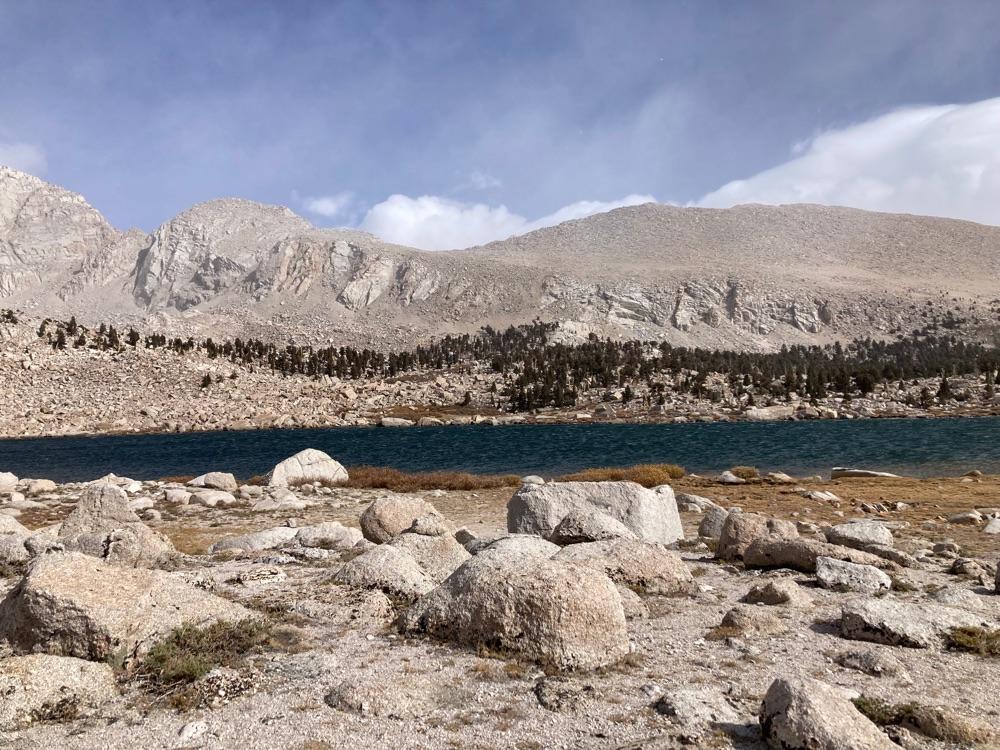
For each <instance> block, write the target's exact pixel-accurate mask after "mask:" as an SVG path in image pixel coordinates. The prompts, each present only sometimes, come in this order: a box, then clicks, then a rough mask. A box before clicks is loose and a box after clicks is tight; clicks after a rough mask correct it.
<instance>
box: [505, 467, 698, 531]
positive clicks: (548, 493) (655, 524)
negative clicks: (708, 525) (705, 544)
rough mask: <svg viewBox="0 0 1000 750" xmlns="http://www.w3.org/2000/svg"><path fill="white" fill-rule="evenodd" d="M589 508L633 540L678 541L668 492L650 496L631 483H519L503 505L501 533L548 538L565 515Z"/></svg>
mask: <svg viewBox="0 0 1000 750" xmlns="http://www.w3.org/2000/svg"><path fill="white" fill-rule="evenodd" d="M667 489H668V488H667ZM595 510H597V511H600V512H602V513H604V514H605V515H608V516H610V517H611V518H614V519H616V520H618V521H620V522H621V523H622V524H624V526H625V527H626V528H628V529H629V530H630V531H631V532H632V533H633V534H635V535H636V536H637V537H638V538H639V539H644V540H646V541H650V542H659V543H661V544H671V543H673V542H676V541H678V540H679V539H683V538H684V530H683V529H682V528H681V520H680V516H679V515H678V513H677V503H676V501H675V500H674V496H673V492H672V491H671V492H667V491H666V490H665V486H661V487H660V488H659V490H658V491H657V492H653V491H652V490H649V489H646V488H645V487H643V486H642V485H639V484H636V483H635V482H550V483H549V484H525V485H522V486H521V488H520V489H519V490H518V491H517V492H515V493H514V496H513V497H512V498H511V499H510V502H508V503H507V530H508V531H510V532H512V533H519V534H538V535H540V536H542V537H544V538H546V539H551V538H552V536H553V533H554V532H555V529H556V527H557V526H558V525H559V523H560V522H561V521H562V520H563V519H564V518H565V517H566V516H568V515H569V514H570V513H571V512H574V511H576V512H584V513H587V512H592V511H595Z"/></svg>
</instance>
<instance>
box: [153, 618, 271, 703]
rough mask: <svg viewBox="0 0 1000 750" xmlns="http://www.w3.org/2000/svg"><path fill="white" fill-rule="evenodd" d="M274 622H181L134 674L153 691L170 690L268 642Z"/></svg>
mask: <svg viewBox="0 0 1000 750" xmlns="http://www.w3.org/2000/svg"><path fill="white" fill-rule="evenodd" d="M272 630H273V626H272V625H271V623H270V622H267V621H265V620H259V619H249V620H240V621H238V622H227V621H220V622H215V623H212V624H211V625H207V626H206V627H203V628H199V627H195V626H193V625H182V626H181V627H179V628H176V629H174V630H173V631H171V633H170V634H169V635H168V636H167V637H166V638H164V639H163V640H162V641H160V642H159V643H157V644H156V645H155V646H153V648H152V649H150V651H149V653H148V654H147V655H146V657H145V658H144V659H143V660H142V661H141V662H140V663H139V665H138V666H137V668H136V670H135V676H136V677H137V678H139V679H141V680H144V681H145V682H146V684H147V686H148V687H149V688H150V689H151V690H152V691H153V692H168V691H170V690H172V689H175V688H178V687H182V686H184V685H187V684H189V683H192V682H194V681H195V680H197V679H199V678H200V677H204V676H205V675H206V674H208V673H209V672H211V671H212V670H213V669H215V668H216V667H228V666H233V665H234V664H236V663H238V662H239V661H240V660H241V659H242V658H243V657H244V656H246V654H248V653H250V652H252V651H255V650H256V649H259V648H260V647H261V646H263V645H265V644H266V643H268V641H269V640H270V637H271V633H272Z"/></svg>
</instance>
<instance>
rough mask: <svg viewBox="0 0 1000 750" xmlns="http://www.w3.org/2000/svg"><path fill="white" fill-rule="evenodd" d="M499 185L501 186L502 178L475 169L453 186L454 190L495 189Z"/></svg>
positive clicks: (459, 191) (461, 191)
mask: <svg viewBox="0 0 1000 750" xmlns="http://www.w3.org/2000/svg"><path fill="white" fill-rule="evenodd" d="M501 187H503V180H501V179H500V178H499V177H494V176H493V175H491V174H490V173H489V172H484V171H482V170H481V169H477V170H474V171H473V172H470V173H469V175H468V176H467V177H466V178H465V180H464V181H463V182H462V183H461V184H459V185H458V187H457V188H455V192H457V193H464V192H471V191H483V190H496V189H497V188H501Z"/></svg>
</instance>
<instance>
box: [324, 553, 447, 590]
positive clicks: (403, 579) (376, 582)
mask: <svg viewBox="0 0 1000 750" xmlns="http://www.w3.org/2000/svg"><path fill="white" fill-rule="evenodd" d="M333 580H334V581H336V582H337V583H341V584H344V585H346V586H352V587H354V588H358V589H376V590H379V591H382V592H384V593H386V594H388V595H389V596H392V597H395V598H397V599H402V600H403V601H407V602H410V601H413V600H414V599H416V598H417V597H418V596H421V595H423V594H426V593H427V592H428V591H430V590H431V589H433V588H434V584H435V581H434V580H433V579H432V578H431V577H430V576H429V575H428V574H427V573H426V572H425V571H424V569H423V568H421V567H420V564H419V563H418V562H417V561H416V560H415V559H414V558H413V556H412V555H411V554H410V553H409V552H407V551H406V550H401V549H397V548H396V547H393V546H391V545H388V544H380V545H378V546H377V547H373V548H372V549H370V550H368V551H367V552H364V553H362V554H360V555H358V556H357V557H355V558H352V559H351V560H348V561H347V562H346V563H344V565H343V566H342V567H341V568H340V570H338V571H337V572H336V573H335V574H334V576H333Z"/></svg>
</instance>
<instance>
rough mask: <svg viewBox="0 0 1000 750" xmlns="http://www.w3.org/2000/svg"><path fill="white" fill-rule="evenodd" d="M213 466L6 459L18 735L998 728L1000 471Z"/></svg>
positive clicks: (17, 738)
mask: <svg viewBox="0 0 1000 750" xmlns="http://www.w3.org/2000/svg"><path fill="white" fill-rule="evenodd" d="M2 468H3V467H2V466H0V469H2ZM218 469H219V470H218V471H215V472H210V473H208V474H205V475H202V476H200V477H195V478H192V479H190V480H187V481H184V480H177V481H135V480H131V479H128V478H124V477H117V476H114V475H109V476H107V477H104V478H102V479H100V480H97V481H95V482H92V483H89V484H88V483H68V484H62V485H57V484H55V483H53V482H49V481H47V480H44V479H27V478H19V477H15V476H13V475H11V474H9V473H8V474H0V597H2V602H0V639H2V644H3V645H2V646H0V696H3V700H2V701H0V747H11V748H19V749H24V750H34V749H38V750H41V749H42V748H53V747H59V748H88V749H89V748H97V747H109V748H110V747H136V748H231V747H242V748H247V749H248V750H249V749H252V748H291V749H294V750H323V749H325V748H354V747H358V746H368V747H378V748H397V747H412V748H440V747H455V748H499V747H504V748H507V747H510V748H522V749H532V748H629V749H635V750H638V749H639V748H649V749H650V750H652V749H653V748H680V747H698V748H747V749H751V748H753V749H757V748H760V749H763V748H768V747H770V748H784V749H792V748H801V749H802V750H847V749H856V750H862V749H867V748H875V749H878V748H900V747H902V748H912V749H914V750H916V749H918V748H927V749H928V750H930V749H934V750H939V749H940V750H945V749H950V748H991V747H992V748H995V747H1000V700H998V698H997V692H996V688H997V686H998V685H1000V658H998V657H1000V595H998V591H997V584H998V573H997V560H998V557H1000V535H997V534H994V533H992V532H991V531H990V526H991V524H992V522H993V521H994V520H996V519H997V518H1000V507H998V506H1000V477H992V476H981V475H975V474H974V475H970V476H966V477H956V478H941V479H929V480H911V479H906V478H901V477H892V476H884V477H878V476H861V477H844V478H840V479H836V480H830V481H823V480H820V479H818V478H801V479H793V478H791V477H786V476H785V475H780V474H772V475H769V476H768V477H765V478H763V479H751V480H750V481H748V482H746V483H744V484H736V485H734V484H726V483H724V481H720V480H721V479H722V478H703V477H695V476H687V477H684V478H682V479H679V480H677V481H676V482H675V483H674V484H673V486H671V487H668V486H661V487H658V488H655V489H646V488H643V487H641V486H639V485H636V484H632V483H621V482H619V483H580V482H570V483H554V482H545V480H544V478H540V477H529V478H526V479H525V484H524V485H522V487H521V488H520V489H517V490H516V492H514V491H512V488H495V489H485V490H481V491H476V492H459V491H444V490H429V491H421V492H417V493H414V494H411V495H401V494H397V493H393V492H389V491H386V490H373V489H353V488H352V489H348V488H344V487H341V486H339V485H338V483H339V482H340V481H342V480H343V479H344V470H343V467H342V466H340V464H339V463H337V462H336V461H335V460H334V459H332V458H330V457H328V456H325V455H324V454H321V453H319V452H318V451H306V452H303V453H302V454H299V455H297V456H295V457H290V459H289V460H288V461H285V462H282V464H279V465H278V466H277V467H275V470H274V471H273V472H272V473H271V474H270V476H269V477H268V478H265V479H264V480H262V484H254V485H250V484H246V483H244V482H241V481H239V480H238V479H237V478H236V477H234V476H233V475H231V474H228V473H227V472H226V471H225V467H218ZM512 495H513V497H512ZM182 626H183V627H182ZM178 628H180V630H178ZM185 628H187V630H185ZM198 628H201V630H198ZM258 631H259V632H262V633H266V637H263V636H262V637H260V638H258V639H257V640H253V641H252V645H247V646H245V647H241V648H240V649H238V650H237V653H234V654H230V657H231V658H228V659H223V658H222V657H218V658H216V660H215V661H212V662H209V663H207V664H206V666H205V668H204V669H203V670H201V671H199V672H198V673H197V674H193V675H191V676H190V678H189V679H185V680H183V681H178V682H176V683H171V685H170V687H169V689H162V687H161V688H157V685H159V684H160V683H158V682H157V679H158V677H157V675H158V674H162V668H161V672H156V671H155V670H153V669H152V668H151V667H150V665H151V664H154V665H156V664H159V665H162V664H163V663H164V662H163V661H156V660H157V659H163V658H165V657H164V654H165V653H166V654H169V653H170V652H169V650H165V649H167V646H166V644H170V643H178V642H181V641H178V640H177V639H178V638H180V636H179V635H178V633H182V634H183V633H185V632H186V633H188V635H189V636H190V634H191V633H207V634H215V635H214V636H212V637H216V638H219V639H222V638H223V636H222V635H220V634H223V633H225V634H228V635H227V636H226V637H228V638H234V639H235V638H236V637H237V634H240V633H242V634H244V637H249V636H247V634H250V635H252V634H253V633H255V632H258ZM197 642H198V643H200V646H199V648H200V649H202V651H198V652H194V653H195V655H197V654H207V653H209V651H207V650H206V649H209V648H210V647H218V648H220V649H221V648H223V646H224V645H225V643H222V644H221V645H220V644H216V643H215V642H213V641H211V640H210V636H208V635H205V636H204V637H203V640H202V641H197ZM211 653H215V652H211ZM192 658H193V657H192ZM203 658H205V659H208V658H209V657H208V656H203ZM188 666H189V667H190V664H188Z"/></svg>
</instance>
